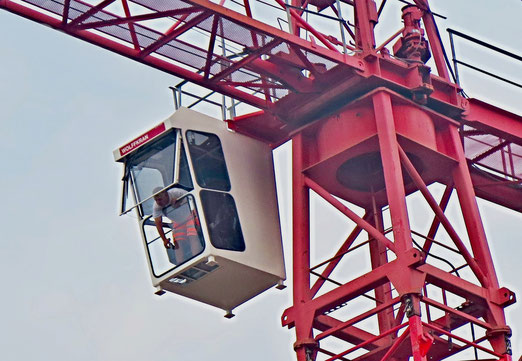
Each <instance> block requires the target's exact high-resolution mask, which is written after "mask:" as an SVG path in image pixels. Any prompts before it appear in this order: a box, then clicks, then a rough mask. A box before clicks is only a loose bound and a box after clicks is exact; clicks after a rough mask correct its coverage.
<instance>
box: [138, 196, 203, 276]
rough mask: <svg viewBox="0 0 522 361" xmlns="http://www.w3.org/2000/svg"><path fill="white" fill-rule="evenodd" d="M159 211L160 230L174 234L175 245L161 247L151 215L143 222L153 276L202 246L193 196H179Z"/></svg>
mask: <svg viewBox="0 0 522 361" xmlns="http://www.w3.org/2000/svg"><path fill="white" fill-rule="evenodd" d="M163 213H164V215H165V216H164V217H163V221H164V223H163V231H164V232H165V235H166V236H167V238H169V239H171V240H172V237H173V236H174V238H175V240H176V242H177V243H178V247H177V248H171V249H166V248H165V246H164V245H163V241H162V239H161V238H160V237H159V234H158V231H157V229H156V226H155V224H154V220H153V219H152V218H149V219H147V220H146V221H145V222H144V223H143V234H144V236H145V239H146V242H147V252H148V255H149V258H150V264H151V266H152V270H153V274H154V276H156V277H161V276H163V275H164V274H166V273H167V272H169V271H170V270H172V269H174V268H176V267H177V266H179V265H181V264H183V263H185V262H187V261H188V260H190V259H192V258H194V257H196V256H197V255H199V254H201V252H203V250H204V248H205V244H204V240H203V232H202V231H201V226H200V221H199V216H198V213H197V211H196V202H195V199H194V196H192V195H190V194H188V195H186V196H184V197H182V198H181V199H179V200H178V201H177V202H176V203H175V204H174V205H173V206H167V207H166V208H164V212H163Z"/></svg>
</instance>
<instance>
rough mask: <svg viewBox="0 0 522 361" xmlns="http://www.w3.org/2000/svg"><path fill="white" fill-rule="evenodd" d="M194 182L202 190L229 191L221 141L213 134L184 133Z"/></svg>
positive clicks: (228, 180) (190, 131) (191, 131)
mask: <svg viewBox="0 0 522 361" xmlns="http://www.w3.org/2000/svg"><path fill="white" fill-rule="evenodd" d="M186 135H187V141H188V148H189V152H190V158H191V159H192V166H193V168H194V173H195V176H196V181H197V182H198V184H199V185H200V186H201V187H203V188H209V189H215V190H220V191H227V192H228V191H230V179H229V177H228V171H227V166H226V164H225V156H224V154H223V149H222V147H221V141H220V140H219V138H218V137H217V136H216V135H214V134H209V133H203V132H196V131H193V130H189V131H187V133H186Z"/></svg>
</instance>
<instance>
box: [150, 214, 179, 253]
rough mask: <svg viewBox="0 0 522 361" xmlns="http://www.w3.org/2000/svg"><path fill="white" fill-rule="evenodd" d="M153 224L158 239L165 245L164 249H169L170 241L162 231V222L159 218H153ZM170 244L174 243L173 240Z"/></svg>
mask: <svg viewBox="0 0 522 361" xmlns="http://www.w3.org/2000/svg"><path fill="white" fill-rule="evenodd" d="M154 224H155V225H156V229H157V230H158V233H159V235H160V238H161V239H162V240H163V244H164V245H165V248H170V239H168V238H167V237H166V236H165V232H164V231H163V222H162V220H161V217H157V218H154ZM172 243H174V240H172ZM174 244H175V243H174Z"/></svg>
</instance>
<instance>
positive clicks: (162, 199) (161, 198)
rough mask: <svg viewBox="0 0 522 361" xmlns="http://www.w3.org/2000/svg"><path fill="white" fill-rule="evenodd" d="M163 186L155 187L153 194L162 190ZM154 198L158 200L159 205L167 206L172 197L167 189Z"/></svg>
mask: <svg viewBox="0 0 522 361" xmlns="http://www.w3.org/2000/svg"><path fill="white" fill-rule="evenodd" d="M162 189H163V188H162V187H156V188H154V190H153V191H152V194H154V193H156V192H159V191H161V190H162ZM154 200H155V201H156V203H157V204H158V206H160V207H162V208H163V207H166V206H168V205H169V202H170V197H169V194H168V193H167V191H166V190H165V191H163V192H160V193H158V194H156V195H155V196H154Z"/></svg>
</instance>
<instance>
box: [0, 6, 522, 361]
mask: <svg viewBox="0 0 522 361" xmlns="http://www.w3.org/2000/svg"><path fill="white" fill-rule="evenodd" d="M387 3H388V2H387V1H386V0H382V1H374V0H305V1H301V0H292V1H283V0H275V1H273V2H267V1H261V0H257V1H249V0H244V1H242V2H237V1H232V0H229V1H227V0H221V1H219V2H217V1H216V2H212V1H208V0H172V1H169V2H162V1H157V0H132V1H131V0H121V1H117V0H103V1H79V0H16V1H14V0H2V1H0V7H1V8H3V9H5V10H7V11H10V12H12V13H14V14H17V15H20V16H23V17H26V18H28V19H31V20H34V21H36V22H39V23H42V24H45V25H47V26H50V27H52V28H54V29H56V30H59V31H61V32H64V33H66V34H68V35H71V36H73V37H76V38H79V39H81V40H84V41H87V42H89V43H92V44H94V45H97V46H100V47H103V48H105V49H108V50H110V51H112V52H115V53H118V54H120V55H123V56H125V57H127V58H130V59H133V60H136V61H138V62H140V63H143V64H146V65H149V66H151V67H154V68H157V69H159V70H162V71H165V72H167V73H169V74H173V75H175V76H178V77H180V78H183V79H185V80H187V81H189V82H191V83H193V84H196V85H198V86H200V87H202V88H205V89H209V90H210V91H212V92H216V93H219V94H223V95H225V96H227V97H229V98H231V99H233V103H232V104H233V109H234V112H233V113H232V114H231V115H230V116H228V117H227V118H228V119H226V121H227V125H228V128H229V129H231V130H233V131H235V132H236V133H239V134H241V135H243V136H246V137H250V138H253V139H255V140H257V141H259V142H263V143H266V144H268V145H269V146H271V147H274V148H275V147H277V146H279V145H281V144H283V143H285V142H287V141H289V140H291V144H292V209H293V244H292V252H293V253H292V256H293V259H292V260H293V264H292V271H291V272H292V276H293V277H292V278H293V281H292V282H293V285H292V286H293V287H292V288H293V304H292V306H291V307H289V308H287V309H286V310H285V311H284V312H283V315H282V317H281V322H282V325H283V326H286V327H288V328H291V329H294V330H295V335H296V336H295V339H296V341H295V343H294V345H293V347H294V350H295V352H296V357H297V359H298V360H299V361H310V360H329V361H330V360H332V361H333V360H360V361H362V360H381V361H385V360H388V359H390V360H393V359H395V360H405V359H409V358H410V357H412V358H413V360H414V361H427V360H442V359H446V358H451V359H460V358H459V357H460V355H461V354H463V352H465V351H466V350H473V352H475V357H476V359H478V355H481V359H494V360H505V361H511V360H512V350H511V343H510V336H511V329H510V327H509V322H507V320H506V318H505V313H504V309H505V308H506V307H508V306H510V305H511V304H513V303H515V301H516V297H515V294H514V292H513V291H512V290H510V289H508V288H507V287H504V286H503V285H502V284H501V282H500V280H499V279H498V277H497V274H496V272H495V267H494V264H493V258H492V255H491V252H490V248H489V244H488V240H487V238H486V234H485V231H484V227H483V224H482V219H481V216H480V213H479V209H478V206H477V201H476V197H477V196H478V197H480V198H483V199H486V200H488V201H490V202H493V203H495V204H498V205H501V206H504V207H506V208H509V209H512V210H514V211H516V212H521V211H522V184H521V183H522V117H521V116H519V115H517V114H514V113H512V112H509V111H506V110H503V109H501V108H498V107H495V106H494V105H491V104H488V103H486V102H484V101H482V100H479V99H474V98H469V97H468V96H467V95H466V93H465V92H464V91H463V90H462V88H461V87H460V85H459V81H458V77H457V75H458V74H456V71H455V70H456V68H455V66H453V67H452V66H451V64H450V63H449V56H448V54H447V53H446V51H445V49H444V46H443V43H442V40H441V34H440V31H439V29H438V27H437V24H436V18H437V17H439V16H441V15H440V14H436V13H434V12H432V11H431V9H430V6H429V4H428V1H427V0H413V1H412V2H411V3H406V4H404V5H405V6H404V7H403V8H402V10H401V14H400V18H401V19H402V22H397V24H398V25H397V28H396V29H393V30H392V31H390V32H386V33H387V35H385V36H381V29H380V27H379V25H380V23H382V22H384V17H385V16H391V15H390V14H388V13H387V7H389V6H390V4H387ZM394 16H395V17H396V20H398V19H399V15H398V14H394ZM452 34H453V35H457V36H464V37H468V38H469V36H467V35H465V34H462V33H459V32H458V31H453V32H452ZM381 38H382V39H381ZM471 38H472V37H471ZM486 45H488V44H486ZM504 53H508V55H509V56H512V57H514V58H515V59H516V60H518V61H520V60H521V59H520V57H519V56H518V55H516V54H512V53H510V52H506V51H504ZM455 64H456V62H455V61H454V64H453V65H455ZM461 65H462V64H461ZM504 80H505V79H504ZM515 86H518V85H517V84H515ZM237 104H239V105H238V106H237V107H236V105H237ZM236 109H238V110H237V111H236ZM436 188H437V189H442V192H441V195H440V196H439V195H438V194H436V193H437V192H436V191H435V189H436ZM311 196H314V197H319V198H321V199H322V200H324V201H325V202H326V203H328V204H329V205H330V206H332V207H333V208H335V209H337V210H338V211H339V212H340V213H341V214H343V215H344V216H345V217H346V218H347V219H348V220H349V222H350V225H351V229H350V230H349V232H348V236H347V237H346V238H345V239H342V240H340V241H339V242H338V244H337V247H336V248H335V249H332V253H331V255H330V256H328V257H326V258H325V259H324V260H322V261H321V262H319V263H318V264H315V265H313V264H311V257H310V254H311V249H312V248H313V244H312V243H311V236H310V233H311V231H310V230H311V223H312V215H311V212H310V198H311ZM412 196H418V197H419V198H421V199H422V201H423V202H425V203H426V205H427V208H426V209H427V211H425V212H424V214H422V218H423V219H424V220H425V221H426V223H427V226H426V227H419V228H420V229H417V224H416V223H415V222H414V221H413V218H414V217H416V216H418V215H417V214H414V212H413V211H412V209H413V207H412V206H411V205H410V204H409V203H408V202H407V201H408V199H410V198H411V197H412ZM450 200H453V202H455V203H456V205H457V206H458V208H459V209H460V211H461V214H462V220H463V223H464V226H465V227H464V229H460V228H459V227H458V226H457V224H456V223H458V221H457V220H456V219H454V218H453V217H452V216H450V215H448V214H447V213H446V208H447V207H448V204H449V203H450ZM326 236H327V232H325V237H326ZM354 252H360V253H358V254H364V257H366V258H367V259H368V260H369V264H368V267H367V269H361V270H356V271H357V272H356V275H355V276H349V277H345V276H346V274H345V273H346V269H348V270H350V262H352V261H353V259H352V260H351V259H350V256H352V255H353V254H354ZM341 267H345V268H343V269H342V271H339V270H341ZM351 271H353V270H351Z"/></svg>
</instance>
